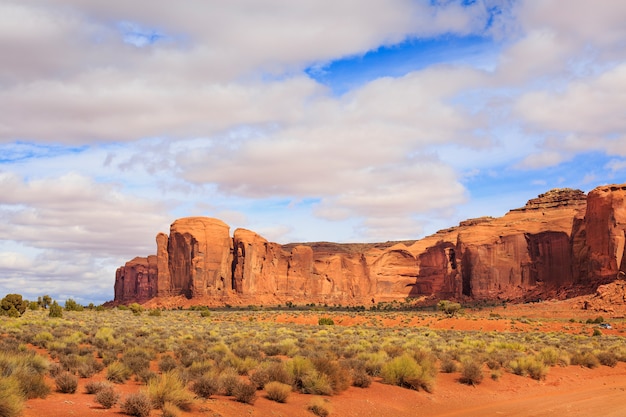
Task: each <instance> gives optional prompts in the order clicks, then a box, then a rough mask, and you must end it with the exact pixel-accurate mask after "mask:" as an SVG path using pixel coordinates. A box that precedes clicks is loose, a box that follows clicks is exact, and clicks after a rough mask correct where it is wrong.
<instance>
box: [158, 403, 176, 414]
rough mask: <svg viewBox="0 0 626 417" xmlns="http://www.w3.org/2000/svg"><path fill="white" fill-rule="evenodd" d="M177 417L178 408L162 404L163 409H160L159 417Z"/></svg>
mask: <svg viewBox="0 0 626 417" xmlns="http://www.w3.org/2000/svg"><path fill="white" fill-rule="evenodd" d="M177 416H178V407H176V406H175V405H174V404H170V403H165V404H163V408H162V409H161V417H177Z"/></svg>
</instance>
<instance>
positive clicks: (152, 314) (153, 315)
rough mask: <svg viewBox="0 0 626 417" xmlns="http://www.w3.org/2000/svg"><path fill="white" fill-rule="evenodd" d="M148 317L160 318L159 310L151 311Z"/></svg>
mask: <svg viewBox="0 0 626 417" xmlns="http://www.w3.org/2000/svg"><path fill="white" fill-rule="evenodd" d="M148 315H149V316H150V317H161V310H159V309H158V308H155V309H152V310H150V311H149V312H148Z"/></svg>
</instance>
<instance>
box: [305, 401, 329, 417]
mask: <svg viewBox="0 0 626 417" xmlns="http://www.w3.org/2000/svg"><path fill="white" fill-rule="evenodd" d="M307 410H309V411H310V412H312V413H313V414H315V415H316V416H318V417H327V416H328V415H329V414H330V408H329V407H328V403H327V402H326V401H324V400H323V399H322V398H314V399H313V400H312V401H311V402H310V403H309V405H308V406H307Z"/></svg>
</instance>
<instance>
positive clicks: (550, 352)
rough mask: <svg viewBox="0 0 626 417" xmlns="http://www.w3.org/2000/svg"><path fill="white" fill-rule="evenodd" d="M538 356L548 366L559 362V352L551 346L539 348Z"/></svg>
mask: <svg viewBox="0 0 626 417" xmlns="http://www.w3.org/2000/svg"><path fill="white" fill-rule="evenodd" d="M537 356H538V358H539V359H540V360H541V361H542V362H543V363H545V364H546V365H548V366H554V365H556V364H557V363H558V362H559V358H560V354H559V351H557V350H556V349H555V348H553V347H546V348H543V349H541V351H540V352H539V354H538V355H537Z"/></svg>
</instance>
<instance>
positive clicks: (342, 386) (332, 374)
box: [312, 357, 352, 394]
mask: <svg viewBox="0 0 626 417" xmlns="http://www.w3.org/2000/svg"><path fill="white" fill-rule="evenodd" d="M312 362H313V366H314V367H315V370H316V371H317V372H318V373H320V374H323V375H326V377H327V379H328V382H329V383H330V386H331V388H332V392H333V394H338V393H340V392H342V391H345V390H346V389H348V387H349V386H350V384H351V383H352V380H351V377H350V371H349V370H348V369H346V368H344V367H343V366H341V364H340V363H339V362H337V361H335V360H330V359H328V357H316V358H313V359H312Z"/></svg>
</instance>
